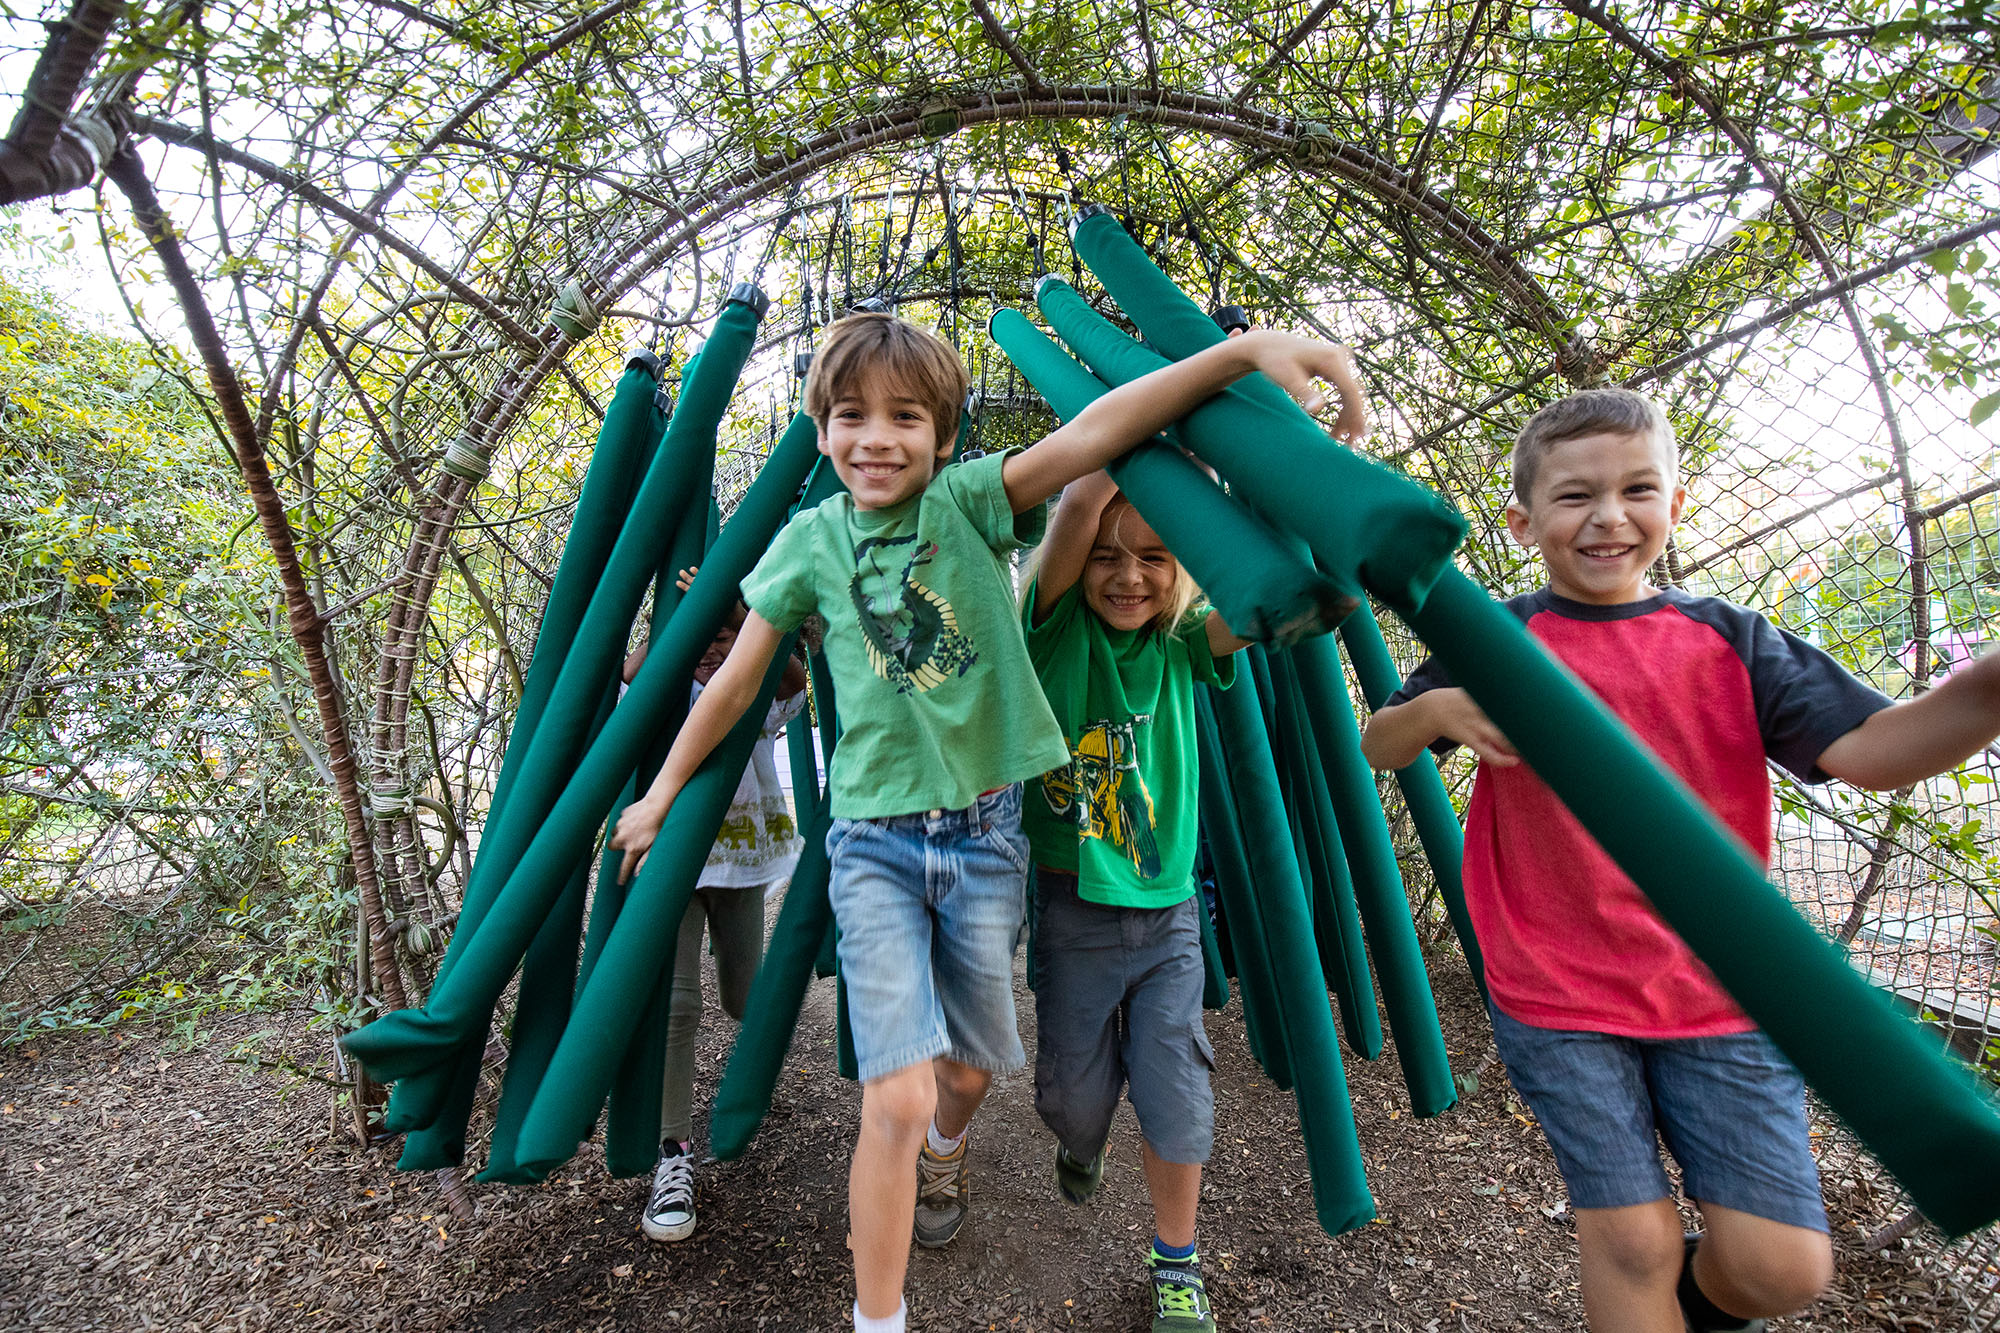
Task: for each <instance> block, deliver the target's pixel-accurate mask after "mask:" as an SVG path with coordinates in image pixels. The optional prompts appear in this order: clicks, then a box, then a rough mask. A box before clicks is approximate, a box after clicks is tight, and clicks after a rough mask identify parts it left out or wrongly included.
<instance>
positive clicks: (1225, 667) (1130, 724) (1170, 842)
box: [1021, 584, 1236, 907]
mask: <svg viewBox="0 0 2000 1333" xmlns="http://www.w3.org/2000/svg"><path fill="white" fill-rule="evenodd" d="M1021 614H1022V621H1023V623H1024V624H1025V625H1026V626H1027V638H1028V655H1029V656H1030V657H1031V658H1032V659H1033V660H1034V663H1035V672H1036V674H1037V675H1038V676H1039V677H1040V678H1041V682H1042V690H1043V692H1044V693H1045V694H1047V695H1048V699H1049V706H1050V707H1051V708H1053V709H1054V710H1055V714H1056V721H1057V722H1058V723H1059V724H1060V725H1061V726H1062V730H1063V734H1064V736H1065V737H1066V738H1067V739H1068V743H1069V748H1070V753H1071V758H1070V760H1069V762H1068V763H1066V764H1064V765H1062V766H1060V767H1058V768H1055V769H1053V770H1051V771H1050V772H1048V773H1045V774H1043V775H1042V777H1041V778H1040V779H1038V780H1037V781H1035V782H1031V783H1029V784H1028V789H1027V791H1026V793H1025V794H1024V795H1023V796H1022V798H1021V824H1022V827H1023V828H1024V829H1025V830H1026V832H1027V834H1028V842H1029V843H1030V844H1031V846H1032V847H1033V849H1034V854H1035V863H1036V864H1037V865H1044V866H1048V867H1049V868H1050V869H1052V870H1067V871H1069V872H1071V873H1072V874H1074V875H1075V876H1076V880H1077V894H1078V896H1079V897H1081V898H1083V899H1084V900H1086V901H1088V902H1093V903H1103V904H1105V905H1106V906H1109V907H1172V906H1173V905H1174V904H1176V903H1179V902H1183V901H1185V900H1186V899H1187V897H1188V895H1189V894H1191V893H1193V892H1194V849H1195V830H1196V825H1197V823H1198V814H1197V810H1196V805H1195V802H1196V798H1197V796H1198V795H1199V787H1200V777H1201V775H1200V771H1199V768H1198V766H1197V756H1196V751H1195V737H1194V683H1195V682H1196V681H1198V680H1199V681H1205V682H1207V683H1209V684H1211V685H1215V686H1218V687H1220V688H1223V689H1227V688H1228V687H1229V686H1230V684H1231V683H1233V682H1234V681H1235V679H1236V658H1235V655H1234V654H1232V655H1230V656H1229V657H1225V658H1222V659H1221V660H1219V661H1218V660H1217V659H1216V657H1215V656H1214V655H1213V654H1212V653H1210V652H1209V650H1208V634H1207V631H1206V630H1205V629H1204V627H1203V625H1202V621H1201V619H1200V618H1198V617H1191V618H1190V619H1189V620H1188V621H1186V622H1185V623H1184V625H1183V629H1182V632H1181V633H1180V634H1162V633H1158V632H1156V631H1152V630H1115V629H1112V628H1110V627H1109V626H1107V625H1106V624H1105V623H1104V622H1103V621H1102V620H1100V619H1098V618H1097V616H1096V614H1095V613H1093V612H1092V611H1091V610H1090V608H1089V607H1087V606H1085V605H1084V601H1083V587H1082V585H1081V584H1078V585H1077V586H1075V587H1072V588H1071V589H1070V590H1069V591H1068V592H1066V593H1064V594H1063V595H1062V596H1061V597H1059V598H1057V599H1056V604H1055V605H1054V606H1053V607H1051V608H1050V609H1049V615H1048V619H1046V620H1044V621H1043V622H1042V623H1041V624H1040V625H1036V624H1034V623H1033V621H1034V614H1035V613H1034V590H1033V589H1032V588H1030V589H1029V592H1028V601H1027V604H1026V606H1025V607H1024V608H1023V610H1022V613H1021Z"/></svg>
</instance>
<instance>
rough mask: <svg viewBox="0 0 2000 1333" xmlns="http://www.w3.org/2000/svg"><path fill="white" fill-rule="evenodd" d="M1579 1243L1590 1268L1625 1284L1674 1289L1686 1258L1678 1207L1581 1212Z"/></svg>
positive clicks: (1660, 1205)
mask: <svg viewBox="0 0 2000 1333" xmlns="http://www.w3.org/2000/svg"><path fill="white" fill-rule="evenodd" d="M1576 1228H1577V1242H1578V1246H1579V1248H1580V1249H1581V1250H1582V1252H1583V1259H1584V1262H1585V1263H1586V1264H1590V1265H1593V1266H1599V1267H1602V1268H1604V1269H1606V1270H1608V1271H1609V1272H1610V1273H1613V1274H1615V1275H1616V1276H1617V1277H1618V1279H1619V1280H1620V1282H1621V1284H1625V1285H1635V1286H1648V1287H1655V1288H1665V1289H1669V1290H1670V1289H1671V1288H1672V1287H1673V1284H1674V1283H1675V1282H1676V1281H1678V1280H1679V1278H1680V1273H1681V1264H1682V1263H1683V1261H1684V1259H1685V1257H1686V1247H1685V1242H1684V1240H1683V1237H1682V1232H1681V1226H1680V1215H1679V1214H1678V1213H1676V1212H1675V1211H1674V1207H1673V1205H1672V1204H1670V1203H1668V1202H1667V1201H1666V1200H1664V1199H1662V1200H1660V1201H1659V1202H1657V1203H1650V1204H1636V1205H1633V1206H1631V1207H1627V1208H1579V1209H1577V1212H1576Z"/></svg>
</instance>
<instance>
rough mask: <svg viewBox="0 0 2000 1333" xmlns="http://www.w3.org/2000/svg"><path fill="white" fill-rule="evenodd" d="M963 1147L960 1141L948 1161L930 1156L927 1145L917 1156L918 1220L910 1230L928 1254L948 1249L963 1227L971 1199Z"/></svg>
mask: <svg viewBox="0 0 2000 1333" xmlns="http://www.w3.org/2000/svg"><path fill="white" fill-rule="evenodd" d="M965 1143H966V1141H965V1140H963V1139H961V1140H960V1141H959V1145H958V1151H956V1152H954V1153H952V1154H951V1156H949V1157H940V1156H938V1155H937V1154H936V1153H934V1152H932V1151H931V1145H930V1144H929V1143H925V1144H924V1150H923V1151H922V1152H920V1153H918V1154H917V1216H916V1225H915V1227H914V1228H912V1229H913V1230H914V1231H915V1233H916V1238H917V1244H919V1245H921V1246H923V1247H924V1248H925V1249H927V1250H935V1249H937V1248H938V1247H939V1246H942V1245H949V1244H950V1243H951V1238H952V1237H953V1236H956V1235H957V1234H958V1229H959V1228H960V1227H962V1226H964V1225H965V1205H966V1202H967V1200H968V1199H970V1198H971V1195H972V1182H971V1181H970V1179H969V1178H968V1177H967V1173H966V1161H965Z"/></svg>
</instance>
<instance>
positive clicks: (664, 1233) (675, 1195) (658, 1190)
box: [639, 1144, 694, 1241]
mask: <svg viewBox="0 0 2000 1333" xmlns="http://www.w3.org/2000/svg"><path fill="white" fill-rule="evenodd" d="M639 1228H640V1230H642V1231H644V1232H645V1233H646V1236H647V1238H648V1239H649V1240H658V1241H675V1240H686V1239H687V1238H688V1237H689V1236H691V1235H693V1234H694V1158H693V1156H691V1155H690V1154H689V1152H688V1150H687V1148H686V1147H684V1146H683V1145H680V1144H670V1145H668V1147H667V1150H666V1151H665V1152H663V1153H661V1154H660V1161H659V1165H657V1166H655V1167H654V1168H653V1192H652V1193H651V1194H650V1195H648V1196H647V1198H646V1211H645V1212H644V1213H643V1214H641V1215H640V1218H639Z"/></svg>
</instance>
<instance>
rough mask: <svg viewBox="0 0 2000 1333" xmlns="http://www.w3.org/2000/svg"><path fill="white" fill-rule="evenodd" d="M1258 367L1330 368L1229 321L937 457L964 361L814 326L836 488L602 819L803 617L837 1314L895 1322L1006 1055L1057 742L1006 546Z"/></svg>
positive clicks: (943, 1224)
mask: <svg viewBox="0 0 2000 1333" xmlns="http://www.w3.org/2000/svg"><path fill="white" fill-rule="evenodd" d="M1257 370H1261V371H1263V372H1265V373H1266V374H1268V375H1270V376H1271V377H1272V378H1273V379H1274V380H1276V381H1277V382H1278V383H1279V384H1281V385H1283V386H1284V387H1285V388H1286V389H1288V390H1290V391H1291V392H1292V393H1293V394H1294V395H1295V396H1296V397H1298V398H1299V399H1301V400H1302V401H1304V402H1306V403H1307V404H1308V405H1309V406H1317V405H1320V404H1322V403H1323V399H1322V398H1321V396H1320V393H1319V391H1318V390H1317V389H1315V388H1314V387H1313V386H1312V377H1313V376H1315V375H1324V376H1326V377H1327V378H1329V379H1331V380H1333V381H1334V382H1335V383H1336V384H1337V385H1339V386H1340V387H1341V389H1342V393H1343V397H1347V396H1348V394H1347V386H1348V385H1349V384H1351V383H1352V379H1351V374H1350V371H1349V362H1348V359H1347V354H1346V352H1345V351H1343V350H1342V349H1340V348H1336V347H1333V346H1331V345H1329V344H1325V343H1317V342H1312V341H1309V340H1307V339H1303V338H1294V337H1290V336H1287V335H1283V334H1276V333H1259V334H1251V335H1247V336H1245V337H1242V338H1234V339H1231V340H1230V341H1229V342H1227V343H1225V344H1222V345H1220V346H1217V347H1211V348H1207V349H1205V350H1204V351H1202V352H1200V353H1198V354H1197V355H1195V356H1191V357H1189V358H1187V359H1186V360H1184V361H1180V362H1176V363H1175V364H1173V365H1171V366H1166V367H1163V368H1161V369H1159V370H1157V371H1155V372H1153V373H1152V374H1150V375H1147V376H1145V377H1144V378H1143V379H1140V380H1136V381H1134V382H1133V383H1131V384H1129V385H1125V386H1123V387H1121V388H1117V389H1113V390H1112V391H1111V392H1109V393H1107V394H1105V395H1104V396H1103V397H1102V398H1100V399H1098V400H1097V401H1096V402H1095V403H1093V404H1091V406H1090V407H1089V408H1087V409H1086V410H1084V411H1083V412H1080V413H1078V414H1077V416H1076V418H1075V419H1074V420H1072V421H1071V422H1069V423H1068V424H1067V425H1064V426H1063V427H1061V428H1060V429H1058V430H1056V431H1055V432H1054V433H1053V434H1051V435H1049V436H1048V437H1047V438H1045V439H1043V440H1041V441H1040V442H1038V443H1036V444H1035V445H1033V446H1031V447H1030V448H1027V449H1021V450H1009V451H1008V452H1006V453H1004V454H996V455H993V456H991V457H987V458H982V459H979V460H977V461H975V462H968V463H963V464H961V465H959V466H957V467H949V468H947V467H945V464H946V462H947V461H949V459H950V457H951V450H952V443H953V441H954V439H955V438H956V436H957V430H958V414H959V405H960V404H961V403H962V402H963V401H964V398H965V392H966V383H967V381H966V374H965V367H964V365H963V363H961V362H960V361H959V359H958V354H957V353H956V352H955V351H954V350H953V349H952V348H951V347H950V346H949V345H947V344H945V343H943V342H942V341H940V340H939V339H938V338H937V337H936V336H935V335H933V334H930V333H928V332H926V331H924V330H922V329H919V328H917V327H916V326H914V325H912V324H908V323H905V322H904V321H902V320H900V319H895V318H893V317H890V316H887V315H875V314H867V315H853V316H850V317H848V318H847V319H843V320H840V321H838V322H837V323H835V324H834V325H833V327H832V328H831V329H829V330H828V332H827V337H826V340H825V342H824V343H822V344H821V346H820V349H819V351H818V353H817V354H816V355H815V356H814V358H813V365H812V374H811V377H810V378H809V379H808V381H807V384H806V411H807V412H808V413H810V414H811V415H812V418H813V421H814V422H815V423H816V424H817V425H818V427H819V432H820V434H819V447H820V451H821V452H822V453H824V454H826V455H827V457H828V459H829V460H831V462H832V464H833V469H834V472H835V473H836V474H837V475H838V476H839V478H840V480H841V482H842V483H843V484H844V485H845V486H846V488H847V494H846V495H842V496H836V497H834V498H832V499H830V500H828V501H826V503H824V504H822V505H820V506H819V507H818V508H816V509H813V510H810V511H808V512H804V513H801V514H799V515H797V516H796V517H795V518H793V519H792V521H791V522H790V523H788V524H787V525H786V526H785V529H784V531H782V532H780V533H779V534H778V537H777V539H776V540H775V541H774V542H773V543H772V545H771V549H770V550H769V551H768V552H767V553H766V554H765V556H764V558H763V559H762V560H761V561H759V562H758V565H757V568H756V569H755V570H753V571H752V572H751V574H750V577H749V578H748V579H746V580H745V581H744V584H743V599H744V601H745V602H746V603H748V605H749V607H750V614H749V617H748V618H747V619H746V620H745V622H744V624H743V627H742V629H741V630H740V631H739V632H738V634H737V638H736V643H735V646H734V647H733V648H732V649H731V650H730V653H729V657H728V659H727V660H726V661H725V662H724V663H723V664H722V667H721V669H720V670H718V671H717V672H716V673H715V677H714V679H712V680H711V681H710V682H709V685H708V688H707V689H706V690H705V691H703V693H702V696H701V698H700V700H699V701H698V702H697V703H696V704H695V706H694V707H693V708H692V709H691V710H690V711H689V713H688V719H687V722H686V723H685V724H684V725H683V726H682V728H681V731H680V734H679V735H678V736H677V737H676V738H675V740H674V745H673V749H672V750H671V751H670V752H669V753H668V755H667V758H666V762H665V763H664V764H663V765H662V766H661V768H660V775H659V777H658V779H657V780H656V781H655V782H654V784H653V786H652V789H651V790H649V791H648V792H647V793H646V795H645V796H644V797H642V798H641V799H639V800H637V801H634V802H633V803H632V804H631V805H630V806H628V807H627V808H626V810H625V813H624V814H623V815H622V816H621V817H620V818H619V821H618V828H617V831H616V832H615V833H614V834H613V836H612V845H613V846H615V847H619V848H621V849H623V850H624V852H625V867H624V873H625V874H627V875H629V874H630V873H631V872H632V870H633V869H635V868H636V865H637V863H638V862H639V861H640V860H641V859H642V858H643V857H644V855H645V853H646V850H647V849H648V848H649V847H650V846H651V845H652V842H653V839H654V837H655V836H656V835H657V834H658V832H659V828H660V823H661V821H662V820H663V819H665V818H666V814H667V811H668V809H669V808H670V807H671V806H672V804H673V801H674V798H675V796H676V795H678V793H679V792H680V789H681V787H682V786H683V785H684V784H685V783H686V782H687V780H688V778H689V777H690V776H691V775H692V774H693V773H694V771H695V769H696V768H697V767H698V766H699V765H700V763H701V761H702V760H703V759H705V758H706V757H707V756H708V753H709V751H710V750H712V749H714V747H715V745H716V744H717V742H719V741H720V740H721V738H722V737H723V735H724V734H725V733H727V732H728V730H729V728H730V727H731V726H733V725H734V724H735V722H736V720H737V719H738V718H740V717H741V716H742V714H743V712H744V710H745V709H746V708H747V707H748V706H749V704H750V703H751V701H752V700H754V699H755V698H756V695H757V691H758V686H759V683H760V682H761V681H762V680H763V678H764V675H765V673H766V671H767V670H768V669H769V667H770V664H771V658H772V655H773V654H774V653H775V652H776V650H777V647H778V645H779V642H780V641H781V640H782V638H783V636H784V634H785V632H786V631H788V630H790V629H792V628H793V627H795V626H797V625H798V624H800V623H801V622H802V621H803V620H804V619H805V617H806V616H807V615H808V614H810V613H812V612H815V611H817V612H818V613H819V614H820V616H822V617H823V618H824V619H825V621H826V624H827V629H826V640H825V646H826V657H827V664H828V666H829V667H830V668H831V669H832V674H833V687H834V689H833V692H834V696H835V699H836V708H837V710H838V712H839V715H840V723H841V727H842V734H841V739H840V744H839V745H838V746H837V747H836V748H835V750H834V753H833V755H832V757H831V761H830V764H829V770H828V776H827V784H828V788H829V790H830V793H831V800H832V808H833V815H834V821H833V827H832V829H831V831H830V832H829V834H828V837H827V850H828V854H829V857H830V858H831V861H832V871H831V875H830V878H829V883H828V890H827V894H828V897H829V898H830V899H831V900H832V904H833V913H834V921H835V924H836V925H837V926H838V928H839V936H840V946H839V949H840V969H841V976H842V977H843V979H844V980H845V982H846V986H847V995H848V1001H849V1005H848V1013H849V1018H850V1022H851V1026H852V1029H853V1034H854V1050H855V1059H856V1062H857V1064H858V1065H859V1067H860V1068H859V1072H860V1076H861V1130H860V1134H859V1137H858V1139H857V1141H856V1143H855V1148H854V1157H853V1161H852V1163H851V1165H850V1168H849V1173H848V1215H849V1224H850V1237H849V1248H850V1249H851V1250H852V1251H853V1254H854V1275H855V1305H854V1319H855V1327H856V1328H857V1329H858V1330H860V1333H901V1331H902V1329H903V1327H904V1320H905V1307H904V1305H903V1300H902V1292H903V1276H904V1272H905V1270H906V1268H907V1266H908V1263H909V1245H910V1237H911V1234H912V1232H913V1231H914V1233H915V1236H916V1239H917V1241H918V1243H919V1244H923V1245H928V1246H937V1245H943V1244H945V1243H946V1242H948V1241H949V1240H951V1238H952V1237H953V1236H954V1235H955V1234H956V1233H957V1231H958V1229H959V1227H960V1225H961V1224H962V1223H963V1221H964V1218H965V1215H966V1199H967V1165H966V1162H967V1158H966V1149H965V1141H964V1136H965V1132H966V1126H967V1125H968V1124H969V1123H970V1121H971V1119H972V1115H973V1112H974V1111H975V1110H977V1109H978V1106H979V1103H980V1100H981V1099H982V1098H983V1097H984V1096H985V1095H986V1090H987V1087H988V1086H989V1085H990V1084H991V1082H992V1079H993V1075H994V1074H995V1073H996V1072H999V1071H1002V1070H1008V1069H1015V1068H1019V1067H1020V1066H1021V1065H1022V1064H1023V1063H1025V1061H1026V1056H1025V1055H1024V1053H1023V1052H1022V1050H1021V1039H1020V1036H1019V1035H1018V1033H1017V1032H1016V1030H1015V1022H1014V996H1013V988H1012V982H1013V978H1012V972H1013V952H1014V941H1015V938H1016V936H1017V934H1018V933H1019V928H1020V924H1021V912H1022V899H1023V893H1022V886H1023V881H1024V880H1025V878H1026V875H1027V868H1028V861H1027V854H1028V848H1027V843H1026V840H1025V839H1024V838H1023V837H1022V835H1021V822H1020V799H1021V798H1020V786H1019V784H1020V783H1021V781H1022V780H1024V779H1026V778H1031V777H1034V776H1036V775H1037V774H1040V773H1043V772H1045V771H1047V770H1048V769H1049V768H1051V767H1054V766H1056V765H1058V764H1062V763H1065V762H1067V760H1068V757H1069V751H1068V747H1067V746H1065V745H1064V744H1063V736H1062V732H1061V731H1060V730H1059V729H1058V728H1057V726H1056V722H1055V718H1054V717H1053V716H1051V714H1050V712H1049V706H1048V704H1047V703H1046V702H1045V701H1044V700H1043V697H1042V691H1041V689H1040V688H1039V687H1038V686H1037V684H1036V681H1035V673H1034V669H1033V667H1032V666H1031V665H1030V664H1029V661H1028V653H1027V648H1026V646H1025V645H1024V643H1023V642H1022V637H1021V628H1020V622H1019V620H1018V619H1017V618H1016V616H1015V612H1014V604H1013V595H1012V593H1013V588H1012V580H1011V577H1010V574H1009V568H1008V564H1007V556H1008V553H1009V552H1010V551H1011V550H1013V549H1014V548H1016V547H1019V546H1022V545H1026V544H1028V543H1031V542H1033V541H1034V540H1035V539H1036V538H1037V537H1039V536H1040V535H1041V528H1042V523H1043V515H1042V502H1043V501H1044V500H1046V499H1047V498H1048V497H1049V496H1051V495H1053V494H1055V493H1056V492H1057V491H1059V490H1061V489H1062V488H1063V487H1064V486H1066V485H1068V484H1069V483H1070V482H1072V481H1074V480H1076V479H1077V478H1078V477H1082V476H1087V475H1088V474H1090V473H1092V472H1095V471H1097V470H1098V469H1099V468H1101V467H1103V466H1104V464H1105V463H1107V462H1109V461H1110V460H1111V459H1113V458H1115V457H1117V456H1118V455H1119V454H1121V453H1123V452H1124V451H1125V450H1127V449H1129V448H1131V447H1132V445H1134V444H1136V443H1137V442H1138V441H1140V440H1143V439H1146V438H1147V437H1149V436H1151V435H1152V434H1154V433H1155V432H1157V431H1159V430H1160V429H1161V428H1162V427H1164V426H1166V425H1167V424H1168V423H1169V422H1172V421H1174V420H1175V419H1177V418H1179V417H1182V416H1185V415H1186V414H1187V413H1188V412H1189V411H1191V410H1192V409H1193V408H1194V407H1195V406H1197V405H1198V404H1200V403H1201V402H1202V401H1203V400H1205V399H1207V398H1208V397H1210V396H1212V395H1213V394H1215V393H1216V392H1218V391H1219V390H1220V389H1222V388H1223V387H1224V386H1226V385H1228V384H1229V383H1231V382H1232V381H1234V380H1236V379H1237V378H1239V377H1241V376H1243V375H1246V374H1249V373H1250V372H1252V371H1257Z"/></svg>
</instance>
